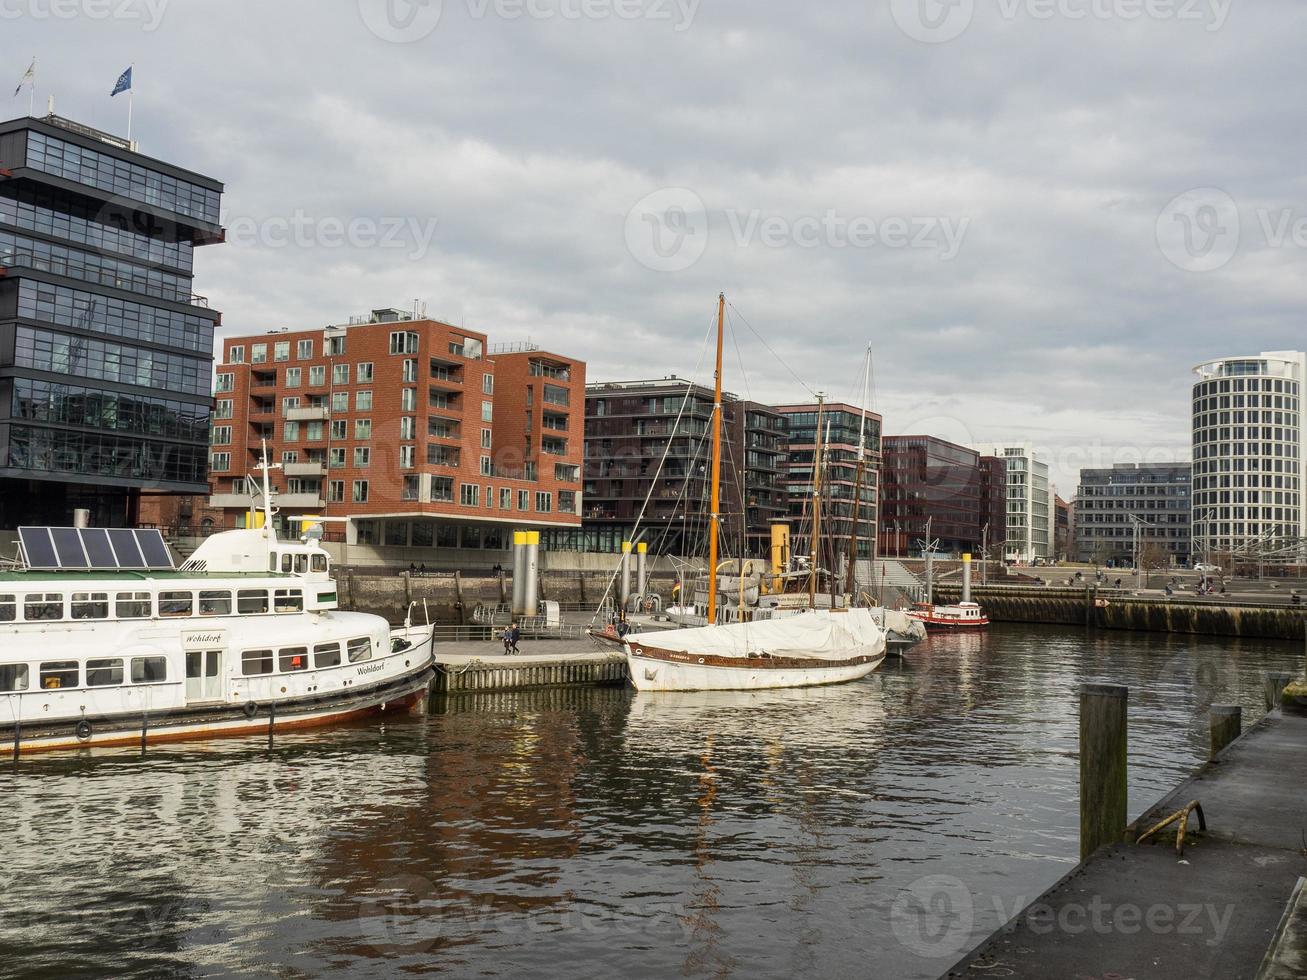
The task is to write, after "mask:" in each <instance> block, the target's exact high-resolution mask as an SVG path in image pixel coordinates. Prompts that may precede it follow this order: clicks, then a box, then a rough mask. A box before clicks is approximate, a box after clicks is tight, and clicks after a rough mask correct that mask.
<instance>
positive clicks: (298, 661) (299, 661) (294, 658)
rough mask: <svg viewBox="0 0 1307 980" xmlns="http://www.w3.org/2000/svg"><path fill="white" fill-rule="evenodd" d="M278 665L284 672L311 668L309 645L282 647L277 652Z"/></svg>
mask: <svg viewBox="0 0 1307 980" xmlns="http://www.w3.org/2000/svg"><path fill="white" fill-rule="evenodd" d="M277 667H278V669H279V670H280V671H281V672H282V673H283V674H289V673H291V672H292V671H296V670H308V669H309V648H308V647H282V648H281V649H280V650H279V651H278V652H277Z"/></svg>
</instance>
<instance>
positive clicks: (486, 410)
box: [481, 402, 495, 422]
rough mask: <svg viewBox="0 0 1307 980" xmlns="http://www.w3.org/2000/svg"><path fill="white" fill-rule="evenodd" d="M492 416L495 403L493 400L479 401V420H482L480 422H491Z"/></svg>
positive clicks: (493, 415)
mask: <svg viewBox="0 0 1307 980" xmlns="http://www.w3.org/2000/svg"><path fill="white" fill-rule="evenodd" d="M494 418H495V403H494V402H482V403H481V421H482V422H492V421H494Z"/></svg>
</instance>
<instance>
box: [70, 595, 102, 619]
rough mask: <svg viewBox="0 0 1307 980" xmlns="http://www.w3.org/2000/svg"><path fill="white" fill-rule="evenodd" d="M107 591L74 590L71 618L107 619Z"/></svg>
mask: <svg viewBox="0 0 1307 980" xmlns="http://www.w3.org/2000/svg"><path fill="white" fill-rule="evenodd" d="M108 618H109V593H108V592H74V593H73V619H108Z"/></svg>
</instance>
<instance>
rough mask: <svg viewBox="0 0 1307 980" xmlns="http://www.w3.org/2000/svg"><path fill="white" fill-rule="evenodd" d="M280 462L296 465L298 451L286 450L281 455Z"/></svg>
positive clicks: (298, 456) (298, 455) (298, 459)
mask: <svg viewBox="0 0 1307 980" xmlns="http://www.w3.org/2000/svg"><path fill="white" fill-rule="evenodd" d="M281 461H282V462H283V463H298V462H299V461H300V454H299V451H298V450H295V449H287V450H286V451H285V452H284V453H282V454H281Z"/></svg>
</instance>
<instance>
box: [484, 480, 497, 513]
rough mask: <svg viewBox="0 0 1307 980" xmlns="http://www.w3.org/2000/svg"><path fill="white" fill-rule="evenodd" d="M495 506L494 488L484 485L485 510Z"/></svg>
mask: <svg viewBox="0 0 1307 980" xmlns="http://www.w3.org/2000/svg"><path fill="white" fill-rule="evenodd" d="M494 506H495V488H494V487H492V486H487V487H486V510H491V509H492V508H493V507H494Z"/></svg>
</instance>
